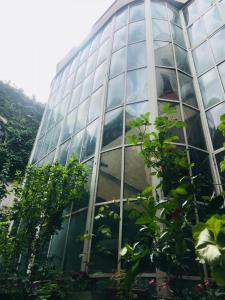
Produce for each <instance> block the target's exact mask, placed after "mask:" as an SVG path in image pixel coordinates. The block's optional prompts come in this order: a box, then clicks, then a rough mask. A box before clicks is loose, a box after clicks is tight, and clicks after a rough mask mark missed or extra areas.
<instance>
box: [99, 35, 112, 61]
mask: <svg viewBox="0 0 225 300" xmlns="http://www.w3.org/2000/svg"><path fill="white" fill-rule="evenodd" d="M109 46H110V43H109V40H107V41H106V42H105V43H104V44H103V45H102V46H101V48H100V49H99V52H98V61H97V65H100V64H101V63H102V62H103V61H104V60H105V59H106V58H107V56H108V54H109Z"/></svg>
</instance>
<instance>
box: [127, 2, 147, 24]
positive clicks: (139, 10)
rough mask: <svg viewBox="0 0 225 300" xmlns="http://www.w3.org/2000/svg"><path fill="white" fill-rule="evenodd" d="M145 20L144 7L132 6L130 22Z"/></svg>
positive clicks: (140, 5)
mask: <svg viewBox="0 0 225 300" xmlns="http://www.w3.org/2000/svg"><path fill="white" fill-rule="evenodd" d="M144 18H145V11H144V5H143V4H139V5H134V6H131V8H130V22H135V21H139V20H143V19H144Z"/></svg>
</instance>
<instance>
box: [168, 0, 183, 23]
mask: <svg viewBox="0 0 225 300" xmlns="http://www.w3.org/2000/svg"><path fill="white" fill-rule="evenodd" d="M168 13H169V20H170V21H171V22H173V23H175V24H177V25H180V26H181V21H180V15H179V12H178V11H177V10H175V8H173V7H171V6H169V5H168Z"/></svg>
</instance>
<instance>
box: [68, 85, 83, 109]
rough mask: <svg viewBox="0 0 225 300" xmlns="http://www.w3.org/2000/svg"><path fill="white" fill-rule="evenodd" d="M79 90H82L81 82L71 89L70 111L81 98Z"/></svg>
mask: <svg viewBox="0 0 225 300" xmlns="http://www.w3.org/2000/svg"><path fill="white" fill-rule="evenodd" d="M81 92H82V84H80V85H78V86H77V87H76V88H75V89H74V90H73V93H72V98H71V101H70V107H69V111H71V110H72V109H73V108H74V107H76V106H77V105H78V104H79V102H80V98H81Z"/></svg>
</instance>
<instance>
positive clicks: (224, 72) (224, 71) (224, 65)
mask: <svg viewBox="0 0 225 300" xmlns="http://www.w3.org/2000/svg"><path fill="white" fill-rule="evenodd" d="M218 68H219V72H220V76H221V79H222V83H223V87H224V89H225V62H224V63H222V64H221V65H219V67H218Z"/></svg>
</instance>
